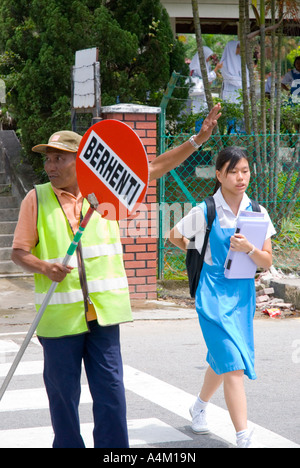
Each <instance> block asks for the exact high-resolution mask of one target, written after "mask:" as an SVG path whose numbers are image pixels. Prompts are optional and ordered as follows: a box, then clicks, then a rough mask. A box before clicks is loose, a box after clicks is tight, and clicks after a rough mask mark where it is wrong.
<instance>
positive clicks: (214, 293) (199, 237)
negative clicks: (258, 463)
mask: <svg viewBox="0 0 300 468" xmlns="http://www.w3.org/2000/svg"><path fill="white" fill-rule="evenodd" d="M249 181H250V169H249V163H248V159H247V154H246V152H245V151H243V150H242V149H241V148H238V147H228V148H225V149H224V150H222V151H221V152H220V153H219V155H218V158H217V161H216V188H215V193H214V201H215V205H216V217H215V220H214V223H213V226H212V230H211V233H210V238H209V244H208V247H207V250H206V254H205V257H204V264H203V269H202V271H201V276H200V280H199V285H198V288H197V293H196V298H195V304H196V310H197V313H198V316H199V322H200V326H201V329H202V333H203V336H204V339H205V342H206V345H207V348H208V354H207V362H208V364H209V367H208V369H207V371H206V374H205V378H204V383H203V387H202V390H201V392H200V394H199V396H198V398H197V400H196V401H195V403H194V405H193V406H192V407H191V408H190V413H191V416H192V430H193V431H194V432H195V433H196V434H203V433H207V432H209V429H208V425H207V422H206V409H207V405H208V403H209V401H210V399H211V398H212V396H213V395H214V393H215V392H216V390H217V389H218V388H219V386H220V385H221V384H222V383H223V384H224V396H225V401H226V404H227V408H228V410H229V413H230V416H231V419H232V422H233V425H234V427H235V430H236V433H237V446H238V447H240V448H254V447H255V443H254V441H253V437H252V434H251V432H250V431H249V430H248V427H247V401H246V395H245V389H244V374H245V375H247V376H248V377H249V379H252V380H254V379H256V374H255V370H254V340H253V318H254V314H255V303H256V293H255V283H254V279H227V278H225V276H224V263H225V260H226V257H227V254H228V251H229V249H231V250H233V251H238V252H245V253H246V254H248V255H251V258H252V260H253V261H254V262H255V263H256V265H257V266H258V267H261V268H265V269H268V268H270V266H271V265H272V245H271V236H272V235H274V234H275V229H274V226H273V224H272V222H271V220H270V218H269V215H268V213H267V212H266V210H265V209H264V208H263V207H261V211H262V212H263V213H264V215H265V218H266V219H267V220H268V221H269V226H268V231H267V235H266V240H265V243H264V245H263V248H262V250H259V249H257V248H255V247H254V246H253V245H252V244H250V242H249V241H248V240H247V239H246V237H244V236H243V235H241V234H235V225H236V220H237V217H238V215H239V213H240V211H244V210H248V211H252V205H251V201H250V199H249V198H248V196H247V195H246V190H247V187H248V185H249ZM205 229H206V204H205V203H204V202H203V203H201V204H200V205H198V206H196V207H195V208H193V209H192V210H191V211H190V213H189V214H188V215H187V216H186V217H185V218H183V219H182V220H181V221H180V222H179V223H178V224H177V225H176V226H175V227H174V228H173V230H172V231H171V233H170V240H171V242H172V243H173V244H175V245H176V246H177V247H179V248H181V249H182V250H184V251H186V250H187V247H188V243H189V240H188V239H190V238H192V237H195V243H196V248H198V250H199V251H200V250H201V247H202V244H203V239H204V233H205Z"/></svg>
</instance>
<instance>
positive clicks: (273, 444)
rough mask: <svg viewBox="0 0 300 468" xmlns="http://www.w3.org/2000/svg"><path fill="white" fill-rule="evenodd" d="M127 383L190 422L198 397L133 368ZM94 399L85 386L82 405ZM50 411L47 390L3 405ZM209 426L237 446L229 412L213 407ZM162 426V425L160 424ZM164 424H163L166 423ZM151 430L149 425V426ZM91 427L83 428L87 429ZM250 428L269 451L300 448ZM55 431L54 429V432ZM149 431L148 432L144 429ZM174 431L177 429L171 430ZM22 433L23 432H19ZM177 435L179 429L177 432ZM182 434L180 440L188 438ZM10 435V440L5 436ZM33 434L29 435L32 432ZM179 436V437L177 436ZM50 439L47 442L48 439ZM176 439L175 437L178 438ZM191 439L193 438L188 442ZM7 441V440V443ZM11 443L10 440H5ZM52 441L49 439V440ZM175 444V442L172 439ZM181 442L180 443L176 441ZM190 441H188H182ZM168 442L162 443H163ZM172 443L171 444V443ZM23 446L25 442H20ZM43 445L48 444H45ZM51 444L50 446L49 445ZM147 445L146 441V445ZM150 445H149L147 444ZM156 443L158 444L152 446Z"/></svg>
mask: <svg viewBox="0 0 300 468" xmlns="http://www.w3.org/2000/svg"><path fill="white" fill-rule="evenodd" d="M7 366H8V364H7V363H6V364H0V377H2V376H3V375H5V372H6V370H7ZM42 367H43V362H42V361H33V362H30V361H28V362H23V363H21V365H20V369H19V375H34V374H41V372H42ZM124 383H125V388H126V390H129V391H131V392H133V393H135V394H137V395H139V396H141V397H142V398H144V399H146V400H148V401H151V402H152V403H154V404H156V405H158V406H160V407H162V408H164V409H167V410H168V411H170V412H172V413H173V414H176V415H178V416H180V417H182V418H184V419H187V420H190V416H189V414H188V409H189V407H190V405H191V404H192V403H193V402H194V400H195V396H194V395H191V394H189V393H187V392H185V391H183V390H181V389H179V388H177V387H175V386H173V385H170V384H168V383H166V382H163V381H162V380H159V379H157V378H155V377H153V376H151V375H149V374H146V373H145V372H141V371H139V370H137V369H134V368H132V367H130V366H127V365H125V366H124ZM91 402H92V399H91V395H90V392H89V388H88V385H82V392H81V401H80V403H81V404H85V403H91ZM43 408H48V399H47V395H46V391H45V389H44V387H41V388H33V389H32V388H31V389H22V390H10V391H7V392H6V394H5V395H4V397H3V399H2V401H1V403H0V412H2V413H3V412H13V411H30V410H37V409H43ZM208 423H209V426H210V429H211V432H212V433H213V434H214V435H216V436H218V437H220V438H221V439H223V440H225V441H227V442H228V443H230V444H234V445H235V432H234V429H233V426H232V423H231V420H230V417H229V414H228V411H225V410H223V409H222V408H219V407H217V406H216V405H213V404H210V405H209V411H208ZM157 424H158V423H157ZM162 424H163V423H162ZM146 426H147V424H146ZM88 427H89V426H86V425H83V428H86V429H87V428H88ZM249 427H251V428H253V427H254V428H255V435H256V438H257V439H258V440H259V441H260V443H261V444H263V445H264V446H266V447H269V448H300V446H299V445H298V444H296V443H294V442H292V441H290V440H288V439H286V438H284V437H282V436H280V435H279V434H276V433H274V432H272V431H270V430H268V429H266V428H264V427H262V426H259V425H257V424H254V423H252V422H250V421H249ZM50 429H51V428H50ZM50 429H49V428H47V429H43V428H33V429H30V428H29V429H26V431H33V433H34V431H37V432H38V435H39V434H41V437H42V438H43V435H42V434H43V431H46V433H47V437H48V438H49V430H50ZM144 429H145V428H144ZM171 429H174V428H171ZM16 431H19V432H16ZM22 431H25V429H24V430H23V429H17V430H11V431H10V430H8V431H3V430H2V431H0V440H1V441H2V436H4V438H5V437H9V435H10V436H11V437H12V443H15V442H14V440H15V441H16V440H17V439H16V437H17V436H18V437H20V440H21V439H22V436H23V435H24V434H25V432H22ZM174 431H176V429H174ZM177 432H179V434H181V435H180V437H187V436H185V435H184V434H182V433H181V432H180V431H177ZM6 433H7V434H8V435H7V436H6V435H5V434H6ZM28 434H29V432H28ZM177 436H178V435H177ZM24 437H25V436H24ZM47 437H46V439H47ZM174 437H175V436H174ZM188 439H189V438H188ZM3 440H4V439H3ZM5 440H7V439H5ZM47 440H48V439H47ZM172 440H174V439H172ZM176 440H179V439H176ZM180 440H187V439H180ZM164 441H166V440H160V443H163V442H164ZM169 441H170V440H169ZM3 443H4V442H0V446H2V447H3V445H2V444H3ZM20 443H21V442H20ZM41 443H44V442H43V441H41ZM47 443H48V442H47ZM143 443H145V441H144V442H143ZM146 443H148V442H146ZM151 443H154V442H151Z"/></svg>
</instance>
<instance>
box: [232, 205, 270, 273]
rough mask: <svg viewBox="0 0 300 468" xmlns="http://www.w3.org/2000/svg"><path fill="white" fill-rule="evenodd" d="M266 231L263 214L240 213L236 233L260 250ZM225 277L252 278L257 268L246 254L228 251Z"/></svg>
mask: <svg viewBox="0 0 300 468" xmlns="http://www.w3.org/2000/svg"><path fill="white" fill-rule="evenodd" d="M267 229H268V221H266V220H265V218H264V214H263V213H258V212H253V211H242V212H241V213H240V216H239V217H238V220H237V225H236V233H239V234H242V235H243V236H245V237H246V238H247V239H248V241H249V242H250V243H251V244H253V245H254V246H255V247H256V248H258V249H260V250H261V249H262V247H263V245H264V242H265V239H266V234H267ZM224 267H225V277H226V278H229V279H237V278H244V279H246V278H254V276H255V273H256V269H257V266H256V264H255V263H254V262H253V260H252V259H251V257H249V256H248V255H247V254H246V253H244V252H233V251H231V250H229V252H228V255H227V258H226V261H225V265H224Z"/></svg>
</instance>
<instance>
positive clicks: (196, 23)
mask: <svg viewBox="0 0 300 468" xmlns="http://www.w3.org/2000/svg"><path fill="white" fill-rule="evenodd" d="M192 7H193V16H194V26H195V34H196V39H197V48H198V54H199V62H200V69H201V74H202V80H203V85H204V91H205V97H206V102H207V106H208V109H209V110H211V109H212V108H213V105H214V104H213V99H212V95H211V91H210V84H209V81H208V76H207V69H206V63H205V57H204V52H203V41H202V33H201V25H200V19H199V9H198V0H192Z"/></svg>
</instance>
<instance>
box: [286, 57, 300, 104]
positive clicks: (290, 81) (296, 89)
mask: <svg viewBox="0 0 300 468" xmlns="http://www.w3.org/2000/svg"><path fill="white" fill-rule="evenodd" d="M281 87H282V89H284V90H285V91H287V92H288V93H289V94H290V100H291V102H292V103H293V104H300V56H298V57H296V58H295V61H294V68H293V70H290V71H289V72H288V73H287V74H286V75H285V76H284V77H283V79H282V81H281Z"/></svg>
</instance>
